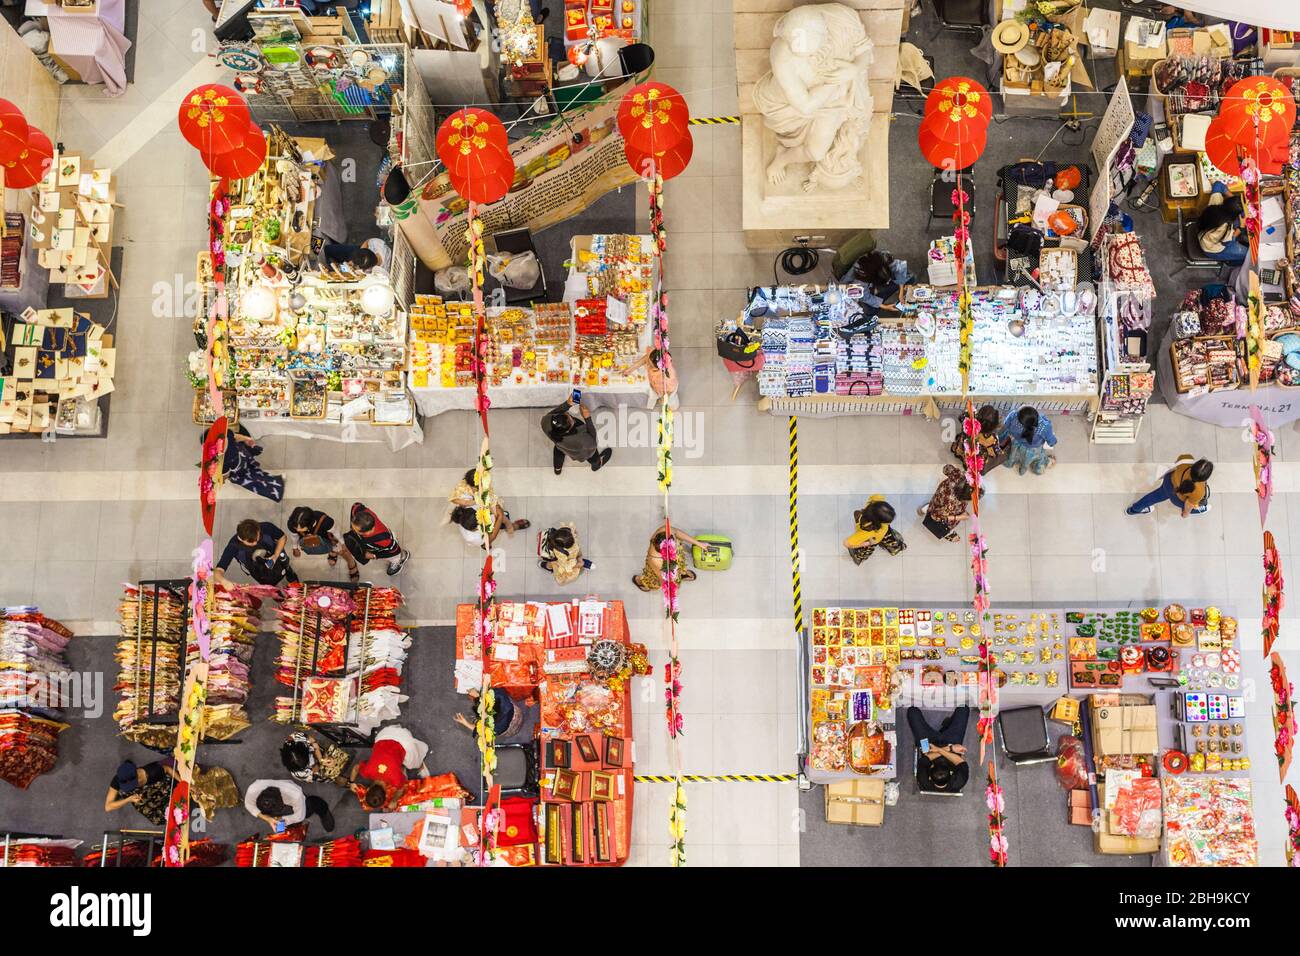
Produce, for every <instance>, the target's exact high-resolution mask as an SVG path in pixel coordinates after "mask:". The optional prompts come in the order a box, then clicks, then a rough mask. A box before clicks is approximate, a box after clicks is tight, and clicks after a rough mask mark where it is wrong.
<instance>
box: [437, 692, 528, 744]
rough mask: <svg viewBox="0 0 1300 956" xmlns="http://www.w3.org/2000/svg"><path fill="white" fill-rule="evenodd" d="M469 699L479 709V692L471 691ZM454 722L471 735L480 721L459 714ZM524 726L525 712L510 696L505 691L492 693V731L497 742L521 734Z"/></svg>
mask: <svg viewBox="0 0 1300 956" xmlns="http://www.w3.org/2000/svg"><path fill="white" fill-rule="evenodd" d="M468 696H469V699H470V700H471V701H472V702H473V704H474V706H475V708H477V707H478V698H479V692H478V691H477V690H471V691H470V692H469V694H468ZM452 720H454V721H456V723H458V724H460V726H462V727H464V728H465V729H466V730H468V731H469V732H470V733H475V732H476V731H477V729H478V728H476V727H475V726H474V724H475V722H476V721H477V720H478V717H477V716H474V715H471V716H466V715H465V714H457V715H456V716H455V717H453V718H452ZM523 725H524V710H523V708H522V707H518V706H517V705H516V704H515V702H514V700H513V699H511V697H510V695H509V694H508V693H506V692H505V691H504V690H503V689H501V688H497V689H496V690H494V691H493V692H492V730H493V732H494V733H495V734H496V738H497V740H505V739H506V738H507V737H513V736H514V735H515V734H517V733H519V731H520V729H521V728H522V727H523Z"/></svg>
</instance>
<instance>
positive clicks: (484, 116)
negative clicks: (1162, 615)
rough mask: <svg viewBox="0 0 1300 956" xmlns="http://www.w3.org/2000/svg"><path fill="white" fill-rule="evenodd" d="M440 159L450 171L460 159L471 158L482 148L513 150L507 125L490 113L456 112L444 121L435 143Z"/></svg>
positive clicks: (439, 128)
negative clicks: (507, 132)
mask: <svg viewBox="0 0 1300 956" xmlns="http://www.w3.org/2000/svg"><path fill="white" fill-rule="evenodd" d="M434 146H435V148H436V149H437V151H438V158H439V159H441V160H442V164H443V165H444V166H446V167H447V168H448V169H454V168H455V167H456V164H457V163H459V162H461V161H462V160H461V159H458V158H457V157H468V156H470V155H472V154H473V153H475V152H477V151H479V150H483V149H495V150H501V151H503V152H507V153H508V152H509V151H510V139H509V137H508V136H507V134H506V127H505V124H503V123H502V122H501V120H499V119H498V118H497V117H496V115H495V114H493V113H491V112H489V111H488V110H480V109H469V108H467V109H463V110H457V111H456V112H454V113H452V114H451V115H450V116H448V117H447V118H446V119H445V120H443V121H442V125H441V126H439V127H438V135H437V138H436V140H435V143H434Z"/></svg>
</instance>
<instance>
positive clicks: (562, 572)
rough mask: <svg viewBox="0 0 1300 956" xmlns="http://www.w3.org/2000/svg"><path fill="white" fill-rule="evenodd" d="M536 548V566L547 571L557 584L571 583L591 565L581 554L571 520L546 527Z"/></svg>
mask: <svg viewBox="0 0 1300 956" xmlns="http://www.w3.org/2000/svg"><path fill="white" fill-rule="evenodd" d="M538 550H539V553H540V555H541V558H540V560H539V561H538V562H537V564H538V566H539V567H540V568H541V569H542V570H543V571H549V572H550V573H551V574H552V575H553V576H554V577H555V583H556V584H558V585H565V584H572V583H573V582H574V581H576V580H578V575H580V574H582V572H583V571H584V570H587V569H589V568H590V567H591V562H590V561H588V560H587V559H586V558H584V557H583V556H582V548H581V547H580V546H579V545H578V529H577V528H575V527H574V526H573V522H571V521H569V522H565V523H564V524H562V525H559V526H558V527H555V528H548V529H547V530H546V533H545V534H543V535H542V540H541V546H540V548H539V549H538Z"/></svg>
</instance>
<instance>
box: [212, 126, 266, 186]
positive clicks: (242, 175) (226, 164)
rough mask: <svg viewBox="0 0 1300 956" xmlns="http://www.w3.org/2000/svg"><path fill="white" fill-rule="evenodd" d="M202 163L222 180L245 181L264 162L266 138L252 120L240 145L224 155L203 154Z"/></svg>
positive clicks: (246, 127)
mask: <svg viewBox="0 0 1300 956" xmlns="http://www.w3.org/2000/svg"><path fill="white" fill-rule="evenodd" d="M202 155H203V162H204V164H205V165H206V166H207V167H208V169H209V170H211V171H212V172H213V173H215V174H216V175H217V176H220V177H221V178H222V179H247V178H248V177H249V176H251V175H253V173H255V172H257V171H258V170H259V169H261V168H262V163H264V162H266V136H265V134H263V132H262V128H261V127H260V126H258V125H257V124H256V123H254V122H253V121H252V120H249V121H248V124H247V125H246V126H245V127H244V138H243V141H242V142H241V143H240V145H238V146H236V147H235V148H234V149H231V150H227V151H226V152H224V153H218V154H216V155H213V154H211V153H204V154H202Z"/></svg>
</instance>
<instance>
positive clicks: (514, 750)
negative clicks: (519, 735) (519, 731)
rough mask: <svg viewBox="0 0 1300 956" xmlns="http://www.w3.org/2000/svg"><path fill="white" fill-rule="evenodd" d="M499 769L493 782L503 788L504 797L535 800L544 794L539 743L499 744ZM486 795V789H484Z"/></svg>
mask: <svg viewBox="0 0 1300 956" xmlns="http://www.w3.org/2000/svg"><path fill="white" fill-rule="evenodd" d="M496 751H497V768H496V770H495V771H494V772H493V774H492V780H493V782H494V783H495V784H496V785H497V786H499V787H500V788H501V796H502V797H530V798H535V797H538V796H540V795H541V792H542V786H541V782H542V772H541V761H540V760H539V759H538V753H537V741H536V740H530V741H528V742H527V743H522V744H498V745H497V748H496ZM484 791H485V793H486V788H484Z"/></svg>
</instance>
